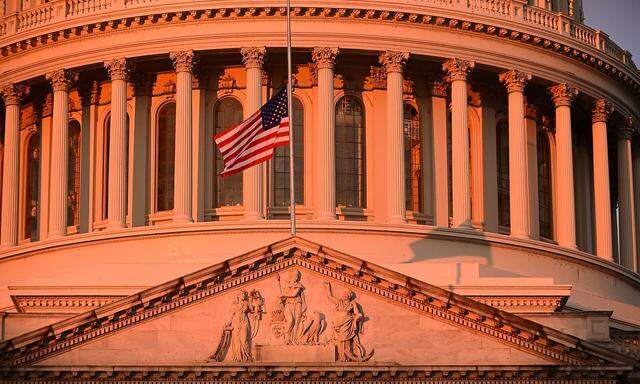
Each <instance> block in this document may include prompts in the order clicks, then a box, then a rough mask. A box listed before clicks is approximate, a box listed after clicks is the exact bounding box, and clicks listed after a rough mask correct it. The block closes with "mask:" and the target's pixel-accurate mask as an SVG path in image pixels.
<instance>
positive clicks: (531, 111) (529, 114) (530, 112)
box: [524, 97, 540, 121]
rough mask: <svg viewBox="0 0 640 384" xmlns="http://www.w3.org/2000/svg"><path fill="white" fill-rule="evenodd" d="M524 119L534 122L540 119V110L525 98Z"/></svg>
mask: <svg viewBox="0 0 640 384" xmlns="http://www.w3.org/2000/svg"><path fill="white" fill-rule="evenodd" d="M524 117H525V118H527V119H531V120H535V121H538V120H539V119H540V108H538V107H537V106H536V105H535V104H533V103H532V102H531V101H530V100H529V99H528V98H527V97H525V99H524Z"/></svg>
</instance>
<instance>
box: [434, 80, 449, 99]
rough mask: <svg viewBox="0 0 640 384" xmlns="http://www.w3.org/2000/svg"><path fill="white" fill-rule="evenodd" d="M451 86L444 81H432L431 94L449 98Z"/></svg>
mask: <svg viewBox="0 0 640 384" xmlns="http://www.w3.org/2000/svg"><path fill="white" fill-rule="evenodd" d="M448 90H449V87H448V86H447V83H446V82H444V81H434V82H433V83H431V96H433V97H442V98H445V99H446V98H447V94H448Z"/></svg>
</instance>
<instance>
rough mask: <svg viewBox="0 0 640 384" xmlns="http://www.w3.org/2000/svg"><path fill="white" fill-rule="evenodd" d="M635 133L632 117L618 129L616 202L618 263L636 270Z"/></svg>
mask: <svg viewBox="0 0 640 384" xmlns="http://www.w3.org/2000/svg"><path fill="white" fill-rule="evenodd" d="M635 133H636V129H635V122H634V121H633V119H632V118H628V119H626V121H625V124H624V126H623V127H622V128H621V129H620V130H619V131H618V202H619V207H620V213H619V215H620V232H619V236H620V264H621V265H622V266H624V267H627V268H629V269H631V270H633V271H637V269H638V266H637V260H636V255H637V251H638V250H637V247H636V227H635V226H636V222H635V204H634V192H633V165H632V157H631V138H632V137H633V135H634V134H635Z"/></svg>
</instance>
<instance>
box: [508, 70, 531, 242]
mask: <svg viewBox="0 0 640 384" xmlns="http://www.w3.org/2000/svg"><path fill="white" fill-rule="evenodd" d="M529 80H531V74H529V73H525V72H520V71H517V70H515V69H514V70H511V71H509V72H505V73H503V74H501V75H500V81H501V82H503V83H504V84H505V86H506V88H507V92H508V94H509V202H510V203H509V207H510V213H511V215H510V216H511V223H510V224H511V236H514V237H519V238H530V237H531V212H530V210H529V208H530V206H529V204H530V203H529V200H530V196H529V187H530V186H529V164H528V162H527V157H528V156H527V130H526V126H525V121H524V119H525V115H524V87H525V85H526V84H527V82H528V81H529Z"/></svg>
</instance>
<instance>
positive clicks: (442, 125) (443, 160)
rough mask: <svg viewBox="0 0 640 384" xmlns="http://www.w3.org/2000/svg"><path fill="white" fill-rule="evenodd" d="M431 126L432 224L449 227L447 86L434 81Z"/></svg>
mask: <svg viewBox="0 0 640 384" xmlns="http://www.w3.org/2000/svg"><path fill="white" fill-rule="evenodd" d="M431 118H432V126H433V183H434V195H435V201H434V207H433V208H434V209H433V211H434V212H433V225H435V226H437V227H442V228H447V227H449V165H448V163H449V156H448V154H447V86H446V84H445V83H444V82H437V81H436V82H434V83H433V87H432V89H431Z"/></svg>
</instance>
